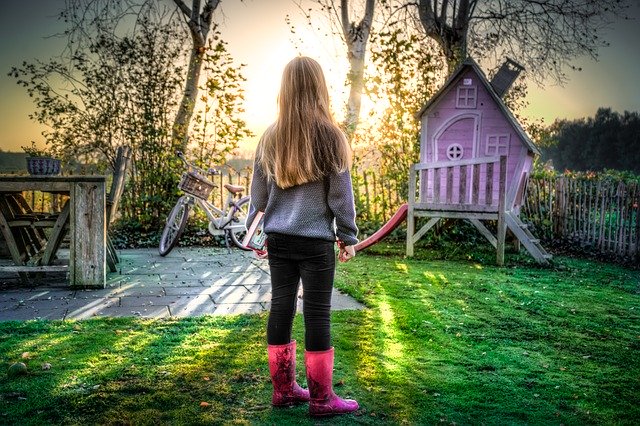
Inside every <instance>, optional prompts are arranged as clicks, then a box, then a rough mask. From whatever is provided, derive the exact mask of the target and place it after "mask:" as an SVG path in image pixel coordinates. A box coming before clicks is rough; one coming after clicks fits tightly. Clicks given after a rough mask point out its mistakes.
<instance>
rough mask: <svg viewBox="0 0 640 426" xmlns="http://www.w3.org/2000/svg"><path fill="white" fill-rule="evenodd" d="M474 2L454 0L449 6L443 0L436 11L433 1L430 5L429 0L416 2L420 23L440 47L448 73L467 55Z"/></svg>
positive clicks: (445, 0)
mask: <svg viewBox="0 0 640 426" xmlns="http://www.w3.org/2000/svg"><path fill="white" fill-rule="evenodd" d="M470 3H472V4H470ZM475 3H476V2H475V1H471V2H470V0H454V1H453V2H452V4H451V7H449V1H447V0H444V1H443V2H442V4H441V9H440V11H438V10H435V6H436V5H437V3H435V2H434V4H433V6H432V2H431V0H419V2H418V16H419V17H420V23H421V24H422V27H423V28H424V31H425V33H426V35H427V36H428V37H429V38H431V39H433V40H435V41H436V42H437V43H438V45H439V46H440V48H441V49H442V53H443V55H444V57H445V59H446V61H447V66H448V68H449V73H451V72H453V70H455V69H456V67H457V66H458V65H459V64H460V63H461V62H462V61H464V60H465V58H466V57H467V32H468V30H469V20H470V19H471V15H472V11H473V8H474V6H475ZM449 12H450V15H449V16H448V15H447V14H448V13H449ZM448 20H449V22H447V21H448Z"/></svg>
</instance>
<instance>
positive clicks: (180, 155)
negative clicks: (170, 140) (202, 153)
mask: <svg viewBox="0 0 640 426" xmlns="http://www.w3.org/2000/svg"><path fill="white" fill-rule="evenodd" d="M176 155H177V156H178V158H180V159H181V160H182V162H183V163H184V164H185V165H186V166H187V170H190V169H195V170H197V171H199V172H200V173H202V174H204V175H219V174H220V171H219V170H217V169H214V168H213V167H209V170H204V169H203V168H201V167H198V166H196V165H195V164H193V163H190V162H189V161H187V159H186V158H184V154H183V153H182V151H176Z"/></svg>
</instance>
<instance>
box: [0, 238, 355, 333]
mask: <svg viewBox="0 0 640 426" xmlns="http://www.w3.org/2000/svg"><path fill="white" fill-rule="evenodd" d="M119 256H120V264H119V265H118V269H119V271H118V272H116V273H111V274H109V275H108V276H107V288H105V289H97V290H73V289H70V288H68V286H67V284H66V282H65V277H64V276H61V275H60V274H57V276H56V275H55V274H48V275H46V276H45V278H44V280H42V281H39V282H37V283H35V282H34V285H33V286H25V285H23V284H20V281H19V280H18V279H17V275H16V274H3V275H0V321H8V320H28V319H36V318H41V319H86V318H92V317H97V316H104V317H121V316H139V317H145V318H167V317H188V316H199V315H207V314H208V315H229V314H252V313H260V312H265V311H268V309H269V304H270V302H269V300H270V297H271V288H270V281H269V265H268V264H267V262H266V261H264V260H258V259H255V258H254V257H253V255H252V254H251V253H248V252H242V251H240V250H237V249H236V250H231V252H230V253H229V252H227V250H226V249H223V248H191V247H187V248H177V249H174V250H173V251H172V252H171V253H170V254H169V255H168V256H166V257H160V255H158V251H157V250H156V249H135V250H122V251H120V252H119ZM332 308H333V309H334V310H342V309H362V308H363V305H361V304H360V303H358V302H357V301H355V300H354V299H353V298H351V297H349V296H347V295H344V294H342V293H340V292H338V291H337V290H335V289H334V293H333V300H332ZM298 311H299V312H302V294H300V295H299V296H298Z"/></svg>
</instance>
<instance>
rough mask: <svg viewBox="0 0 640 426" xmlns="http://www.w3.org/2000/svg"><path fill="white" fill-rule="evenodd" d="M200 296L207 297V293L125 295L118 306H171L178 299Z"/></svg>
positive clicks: (191, 298) (190, 298)
mask: <svg viewBox="0 0 640 426" xmlns="http://www.w3.org/2000/svg"><path fill="white" fill-rule="evenodd" d="M200 296H205V297H209V295H207V294H201V295H193V296H191V295H179V296H140V297H134V296H126V297H121V298H120V306H124V307H127V306H129V307H136V306H159V305H162V306H171V305H174V304H175V303H177V302H178V301H180V300H182V299H185V300H194V299H197V298H198V297H200Z"/></svg>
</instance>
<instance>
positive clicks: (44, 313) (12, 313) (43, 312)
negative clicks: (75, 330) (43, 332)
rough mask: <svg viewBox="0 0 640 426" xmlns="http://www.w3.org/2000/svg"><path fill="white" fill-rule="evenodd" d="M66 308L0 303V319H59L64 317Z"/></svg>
mask: <svg viewBox="0 0 640 426" xmlns="http://www.w3.org/2000/svg"><path fill="white" fill-rule="evenodd" d="M66 312H67V309H66V308H62V307H58V308H50V307H49V306H48V304H47V305H45V306H35V305H28V306H19V307H17V306H16V305H15V304H14V305H13V306H5V304H4V303H0V321H27V320H34V319H48V320H61V319H63V318H64V315H65V313H66Z"/></svg>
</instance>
